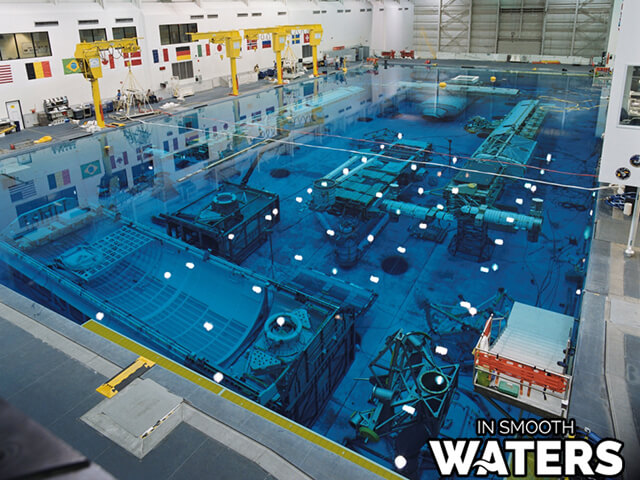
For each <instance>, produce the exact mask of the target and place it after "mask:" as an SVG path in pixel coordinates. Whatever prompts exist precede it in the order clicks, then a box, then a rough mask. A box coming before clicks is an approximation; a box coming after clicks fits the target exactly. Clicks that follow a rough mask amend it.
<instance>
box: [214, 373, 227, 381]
mask: <svg viewBox="0 0 640 480" xmlns="http://www.w3.org/2000/svg"><path fill="white" fill-rule="evenodd" d="M223 379H224V375H223V374H222V373H220V372H216V373H214V374H213V381H214V382H216V383H220V382H221V381H222V380H223Z"/></svg>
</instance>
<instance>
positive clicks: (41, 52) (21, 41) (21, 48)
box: [0, 32, 51, 60]
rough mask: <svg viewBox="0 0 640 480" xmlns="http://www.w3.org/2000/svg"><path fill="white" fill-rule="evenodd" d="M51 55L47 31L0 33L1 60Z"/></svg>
mask: <svg viewBox="0 0 640 480" xmlns="http://www.w3.org/2000/svg"><path fill="white" fill-rule="evenodd" d="M49 56H51V45H50V44H49V34H48V33H47V32H33V33H3V34H0V60H15V59H18V58H34V57H49Z"/></svg>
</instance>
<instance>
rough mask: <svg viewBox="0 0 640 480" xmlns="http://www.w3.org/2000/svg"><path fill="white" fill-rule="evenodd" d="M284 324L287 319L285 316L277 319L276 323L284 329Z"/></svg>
mask: <svg viewBox="0 0 640 480" xmlns="http://www.w3.org/2000/svg"><path fill="white" fill-rule="evenodd" d="M284 322H285V319H284V317H283V316H279V317H278V318H276V323H277V324H278V326H279V327H284Z"/></svg>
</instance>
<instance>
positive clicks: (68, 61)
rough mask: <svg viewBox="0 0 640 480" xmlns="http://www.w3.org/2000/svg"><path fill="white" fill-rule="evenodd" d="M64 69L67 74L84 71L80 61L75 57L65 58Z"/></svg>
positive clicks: (63, 61)
mask: <svg viewBox="0 0 640 480" xmlns="http://www.w3.org/2000/svg"><path fill="white" fill-rule="evenodd" d="M62 69H63V71H64V74H65V75H71V74H73V73H82V68H81V67H80V62H78V61H77V60H76V59H75V58H63V59H62Z"/></svg>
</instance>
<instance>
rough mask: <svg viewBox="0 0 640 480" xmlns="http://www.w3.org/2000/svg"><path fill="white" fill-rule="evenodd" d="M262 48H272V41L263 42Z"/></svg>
mask: <svg viewBox="0 0 640 480" xmlns="http://www.w3.org/2000/svg"><path fill="white" fill-rule="evenodd" d="M262 48H271V40H263V41H262Z"/></svg>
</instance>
